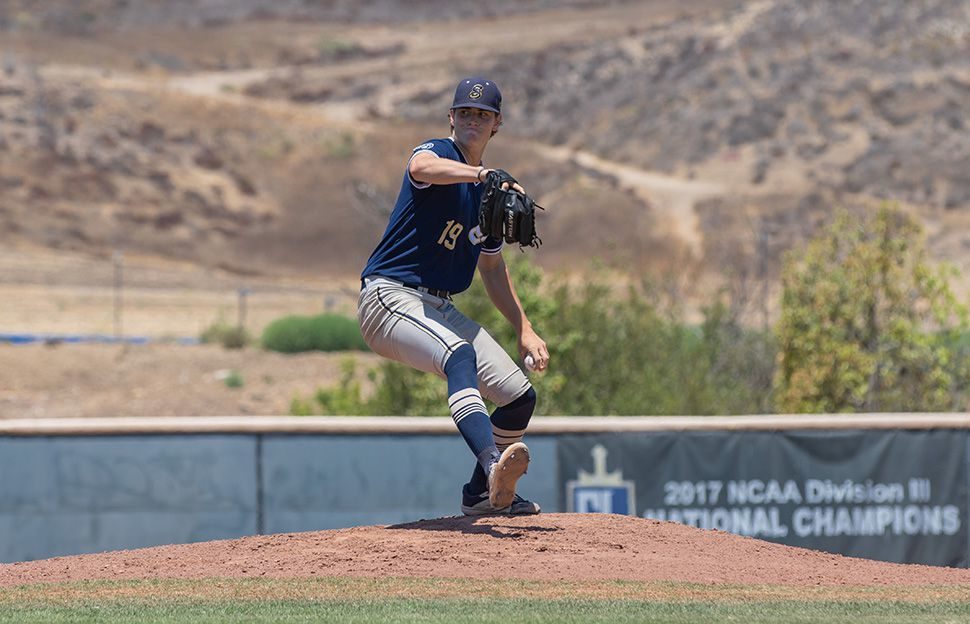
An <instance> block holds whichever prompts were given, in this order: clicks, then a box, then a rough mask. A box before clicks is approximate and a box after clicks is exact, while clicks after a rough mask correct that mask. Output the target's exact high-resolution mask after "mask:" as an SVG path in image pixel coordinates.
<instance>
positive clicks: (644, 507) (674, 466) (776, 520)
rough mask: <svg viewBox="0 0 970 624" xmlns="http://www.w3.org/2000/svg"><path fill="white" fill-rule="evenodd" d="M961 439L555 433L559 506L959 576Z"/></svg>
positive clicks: (872, 434)
mask: <svg viewBox="0 0 970 624" xmlns="http://www.w3.org/2000/svg"><path fill="white" fill-rule="evenodd" d="M968 444H970V441H968V438H967V435H966V432H965V431H964V430H947V429H930V430H838V431H835V430H833V431H703V432H699V431H692V432H624V433H603V434H596V435H569V436H561V437H560V438H559V444H558V450H557V452H558V463H559V478H560V484H561V487H560V492H561V493H562V497H563V499H562V500H561V501H560V503H561V508H562V509H565V510H567V511H575V512H583V513H619V514H630V515H637V516H641V517H646V518H655V519H658V520H668V521H673V522H680V523H683V524H688V525H691V526H695V527H698V528H702V529H719V530H722V531H728V532H731V533H736V534H739V535H747V536H751V537H757V538H760V539H766V540H770V541H773V542H779V543H783V544H789V545H792V546H801V547H805V548H811V549H816V550H824V551H827V552H833V553H840V554H843V555H848V556H853V557H865V558H868V559H879V560H884V561H895V562H901V563H924V564H930V565H945V566H959V567H966V566H967V561H968V556H967V547H968V538H967V534H968V530H970V526H968V525H967V486H968V482H967V473H968V470H970V466H968V460H967V458H968V456H970V448H968Z"/></svg>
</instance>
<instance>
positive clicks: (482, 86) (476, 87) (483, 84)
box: [451, 76, 502, 114]
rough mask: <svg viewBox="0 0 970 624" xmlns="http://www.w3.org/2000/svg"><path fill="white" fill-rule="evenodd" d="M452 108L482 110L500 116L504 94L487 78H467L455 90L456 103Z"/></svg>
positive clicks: (453, 103)
mask: <svg viewBox="0 0 970 624" xmlns="http://www.w3.org/2000/svg"><path fill="white" fill-rule="evenodd" d="M451 108H452V110H454V109H456V108H482V109H484V110H487V111H492V112H493V113H496V114H498V113H501V112H502V92H501V91H499V89H498V85H497V84H495V83H494V82H492V81H491V80H488V79H487V78H482V77H481V76H477V77H474V78H465V79H464V80H462V81H461V82H459V83H458V88H457V89H455V101H454V102H452V104H451Z"/></svg>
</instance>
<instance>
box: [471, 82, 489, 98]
mask: <svg viewBox="0 0 970 624" xmlns="http://www.w3.org/2000/svg"><path fill="white" fill-rule="evenodd" d="M484 93H485V87H484V86H482V85H481V84H476V85H475V86H474V87H472V90H471V91H469V92H468V99H470V100H478V99H480V98H481V97H482V95H484Z"/></svg>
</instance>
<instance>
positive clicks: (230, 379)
mask: <svg viewBox="0 0 970 624" xmlns="http://www.w3.org/2000/svg"><path fill="white" fill-rule="evenodd" d="M224 381H225V384H226V387H227V388H242V387H243V386H244V385H246V380H244V379H243V376H242V375H241V374H240V372H239V371H237V370H232V371H229V374H228V375H226V379H225V380H224Z"/></svg>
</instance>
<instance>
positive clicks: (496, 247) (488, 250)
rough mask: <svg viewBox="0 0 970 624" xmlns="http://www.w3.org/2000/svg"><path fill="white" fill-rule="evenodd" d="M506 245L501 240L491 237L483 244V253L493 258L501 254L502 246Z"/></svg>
mask: <svg viewBox="0 0 970 624" xmlns="http://www.w3.org/2000/svg"><path fill="white" fill-rule="evenodd" d="M504 244H505V243H504V242H503V241H502V239H501V238H495V237H492V236H489V237H488V238H486V239H485V240H484V241H483V242H482V253H483V254H485V255H486V256H492V255H495V254H497V253H501V252H502V246H503V245H504Z"/></svg>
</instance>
